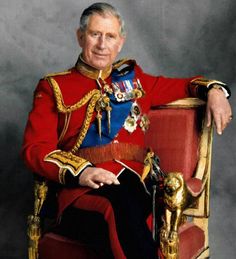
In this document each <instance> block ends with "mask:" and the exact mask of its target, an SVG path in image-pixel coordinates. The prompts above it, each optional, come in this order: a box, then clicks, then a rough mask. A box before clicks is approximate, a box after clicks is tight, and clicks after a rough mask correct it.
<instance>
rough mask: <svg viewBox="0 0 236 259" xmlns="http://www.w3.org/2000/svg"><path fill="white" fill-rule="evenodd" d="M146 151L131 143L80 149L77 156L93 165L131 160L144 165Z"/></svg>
mask: <svg viewBox="0 0 236 259" xmlns="http://www.w3.org/2000/svg"><path fill="white" fill-rule="evenodd" d="M146 153H147V151H146V149H144V148H142V147H141V146H138V145H133V144H129V143H111V144H107V145H103V146H97V147H89V148H82V149H79V150H78V151H77V152H76V154H77V155H78V156H80V157H82V158H84V159H86V160H88V161H89V162H91V163H93V164H99V163H103V162H106V161H111V160H114V159H116V160H122V159H124V160H129V161H137V162H141V163H143V161H144V158H145V157H146Z"/></svg>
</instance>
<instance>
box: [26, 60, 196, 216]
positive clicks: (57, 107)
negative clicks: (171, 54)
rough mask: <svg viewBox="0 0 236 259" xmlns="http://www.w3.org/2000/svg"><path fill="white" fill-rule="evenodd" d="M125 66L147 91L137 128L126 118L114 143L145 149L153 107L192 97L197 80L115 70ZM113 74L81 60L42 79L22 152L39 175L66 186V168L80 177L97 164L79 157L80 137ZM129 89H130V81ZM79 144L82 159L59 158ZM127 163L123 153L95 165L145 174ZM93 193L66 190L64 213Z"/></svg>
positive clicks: (136, 165) (61, 206) (134, 68)
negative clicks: (190, 87) (96, 96)
mask: <svg viewBox="0 0 236 259" xmlns="http://www.w3.org/2000/svg"><path fill="white" fill-rule="evenodd" d="M124 63H127V64H128V67H129V69H130V70H132V73H133V75H134V76H133V79H132V80H133V81H135V82H136V83H137V82H138V83H139V88H140V87H141V88H142V89H141V90H142V91H141V92H142V94H141V96H140V95H137V96H136V97H137V98H133V99H132V100H131V102H132V103H134V102H135V103H136V104H137V107H138V118H136V119H135V121H134V123H135V125H134V126H133V125H132V123H131V124H130V123H129V121H128V120H127V118H126V120H125V121H124V122H123V125H121V128H120V129H119V130H118V132H117V134H115V136H114V137H113V139H112V140H111V141H110V143H109V144H114V145H115V144H120V143H122V144H124V147H126V148H127V147H131V146H135V147H140V148H143V147H144V133H145V130H146V128H147V126H148V122H147V120H146V117H145V116H146V114H147V113H148V111H149V110H150V108H151V107H152V106H157V105H162V104H166V103H169V102H171V101H174V100H176V99H179V98H184V97H188V96H189V90H188V85H189V83H190V81H191V79H192V78H188V79H176V78H175V79H172V78H166V77H163V76H152V75H149V74H146V73H144V72H143V71H142V69H141V68H140V67H139V66H138V65H137V64H136V63H135V62H134V61H128V62H125V61H122V62H120V63H118V64H115V65H114V67H113V70H115V69H118V68H119V67H120V65H123V64H124ZM111 74H112V71H111V70H109V69H108V70H105V71H97V70H95V69H94V68H91V67H89V66H88V65H86V64H84V63H83V62H82V61H81V60H79V62H78V64H77V65H76V66H75V67H73V68H72V69H70V70H68V71H66V72H64V73H58V74H55V75H51V76H50V75H49V76H47V77H46V78H44V79H42V80H40V82H39V84H38V86H37V88H36V90H35V95H34V103H33V108H32V111H31V112H30V114H29V119H28V123H27V126H26V130H25V136H24V144H23V148H22V154H23V157H24V160H25V162H26V164H27V166H28V167H29V168H30V169H31V170H32V171H33V172H35V173H37V174H39V175H41V176H44V177H45V178H47V179H49V180H52V181H56V182H61V183H62V182H63V181H62V178H63V169H69V170H70V171H71V172H72V171H73V168H72V167H73V165H74V164H76V166H75V167H76V170H77V171H76V174H79V173H80V172H81V171H82V170H83V169H84V168H85V167H86V166H88V165H91V164H92V163H90V161H87V160H86V159H81V157H80V156H79V155H78V154H79V151H80V150H82V148H81V146H82V145H83V141H82V144H81V143H79V141H80V140H81V136H79V134H80V135H81V130H83V129H84V128H85V126H86V123H87V124H89V125H92V123H96V115H97V113H98V112H97V110H96V107H97V106H93V105H92V101H93V100H92V98H93V97H91V96H93V93H94V92H95V93H98V92H99V91H102V89H100V88H99V87H102V88H103V87H106V86H107V85H108V86H109V87H110V86H111V85H112V83H114V82H113V81H112V80H113V79H112V76H111ZM98 77H100V78H101V84H99V83H98V82H97V81H96V79H97V78H98ZM121 83H123V81H121ZM127 86H128V87H130V85H129V82H128V83H127ZM118 87H119V85H118ZM98 90H99V91H98ZM127 91H129V90H125V89H124V92H127ZM88 100H89V101H88ZM90 101H91V102H90ZM94 102H96V99H95V101H94ZM120 104H122V102H120ZM118 105H119V103H118ZM91 107H92V108H91ZM132 107H133V106H132ZM89 111H90V114H89V116H90V117H91V118H90V120H87V121H86V122H85V118H86V116H87V118H88V117H89V116H88V113H89ZM117 111H118V110H117ZM117 111H116V112H117ZM112 116H113V114H112V111H111V117H112ZM116 116H117V115H116ZM118 117H119V116H118ZM128 117H129V114H128ZM131 117H132V115H131ZM89 125H87V126H89ZM111 127H112V125H111ZM130 127H131V129H130ZM96 134H98V133H96ZM82 135H83V134H82ZM79 138H80V139H79ZM80 142H81V141H80ZM75 143H77V144H78V145H77V148H76V150H77V151H78V154H77V152H74V153H73V156H72V157H69V158H68V157H66V158H65V157H63V159H64V160H63V159H59V160H60V161H59V160H58V159H57V157H56V156H57V155H58V153H57V150H59V151H58V152H59V154H60V155H61V154H62V153H60V152H62V151H63V152H64V153H63V154H67V152H68V153H70V151H71V150H72V149H73V148H74V147H75ZM109 144H108V145H109ZM95 145H96V144H95ZM78 147H79V148H78ZM119 152H120V151H119ZM124 153H125V152H124ZM50 154H52V155H50ZM98 156H99V153H98ZM124 158H126V157H125V156H123V157H122V154H121V157H118V159H116V157H114V159H112V160H111V161H102V160H101V161H98V162H96V163H95V164H94V163H93V165H94V166H99V167H102V168H105V169H107V170H110V171H111V172H113V173H114V174H119V173H120V172H122V169H123V168H124V167H127V168H130V169H131V170H132V171H133V172H134V173H137V174H138V175H140V174H141V173H142V170H143V164H142V163H141V161H138V159H137V161H133V160H129V159H128V160H127V159H124ZM71 168H72V169H71ZM61 177H62V178H61ZM88 190H90V189H89V188H87V187H77V188H61V191H60V193H59V195H58V201H59V210H60V212H62V211H63V210H64V209H65V208H66V207H67V206H68V205H70V204H71V203H72V202H73V201H74V200H75V199H77V198H78V197H79V196H81V195H82V194H83V193H85V192H87V191H88Z"/></svg>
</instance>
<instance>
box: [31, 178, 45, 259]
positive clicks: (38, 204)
mask: <svg viewBox="0 0 236 259" xmlns="http://www.w3.org/2000/svg"><path fill="white" fill-rule="evenodd" d="M47 192H48V186H47V183H46V182H45V181H44V182H37V181H36V182H35V186H34V214H33V215H30V216H29V217H28V231H27V234H28V237H29V245H28V257H29V259H38V257H39V253H38V243H39V239H40V237H41V226H40V217H39V214H40V211H41V208H42V206H43V203H44V201H45V199H46V196H47Z"/></svg>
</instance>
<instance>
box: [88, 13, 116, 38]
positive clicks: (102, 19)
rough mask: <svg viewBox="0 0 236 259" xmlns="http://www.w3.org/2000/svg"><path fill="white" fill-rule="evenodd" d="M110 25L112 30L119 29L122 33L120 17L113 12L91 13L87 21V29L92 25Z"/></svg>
mask: <svg viewBox="0 0 236 259" xmlns="http://www.w3.org/2000/svg"><path fill="white" fill-rule="evenodd" d="M99 26H103V27H107V28H108V27H110V29H112V30H114V31H115V30H117V31H118V33H121V23H120V20H119V18H118V17H117V16H116V15H114V14H112V13H111V12H106V13H94V14H92V15H90V17H89V19H88V23H87V29H90V28H91V27H99Z"/></svg>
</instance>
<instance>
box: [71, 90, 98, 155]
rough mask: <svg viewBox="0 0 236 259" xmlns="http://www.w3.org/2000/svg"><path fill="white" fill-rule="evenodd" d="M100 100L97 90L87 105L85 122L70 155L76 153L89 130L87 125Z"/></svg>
mask: <svg viewBox="0 0 236 259" xmlns="http://www.w3.org/2000/svg"><path fill="white" fill-rule="evenodd" d="M100 98H101V93H100V91H99V90H98V91H97V92H95V93H94V94H93V96H92V98H91V100H90V102H89V105H88V108H87V111H86V117H85V120H84V122H83V126H82V128H81V130H80V133H79V136H78V138H77V140H76V143H75V145H74V147H73V148H72V150H71V151H72V153H76V152H77V151H78V149H79V147H80V145H81V144H82V142H83V140H84V138H85V136H86V134H87V131H88V128H89V125H90V122H91V120H92V116H93V112H94V109H95V106H96V103H97V101H98V100H99V99H100Z"/></svg>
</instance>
